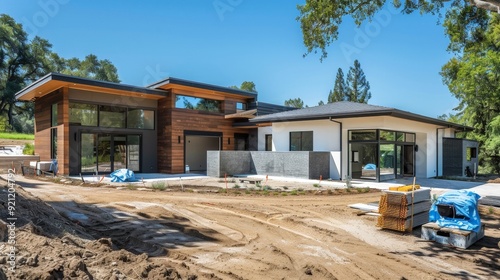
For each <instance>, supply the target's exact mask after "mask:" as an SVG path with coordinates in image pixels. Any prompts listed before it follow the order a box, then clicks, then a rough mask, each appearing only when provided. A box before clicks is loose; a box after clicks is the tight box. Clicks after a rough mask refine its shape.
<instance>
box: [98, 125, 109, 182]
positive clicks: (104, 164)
mask: <svg viewBox="0 0 500 280" xmlns="http://www.w3.org/2000/svg"><path fill="white" fill-rule="evenodd" d="M111 154H112V153H111V135H109V134H99V135H98V136H97V171H98V172H99V173H102V172H112V171H113V169H112V168H111V162H112V159H111Z"/></svg>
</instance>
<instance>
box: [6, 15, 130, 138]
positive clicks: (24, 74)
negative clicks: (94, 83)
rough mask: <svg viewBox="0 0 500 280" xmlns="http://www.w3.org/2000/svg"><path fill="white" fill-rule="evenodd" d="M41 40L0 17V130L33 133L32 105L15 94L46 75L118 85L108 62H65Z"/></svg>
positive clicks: (89, 58) (92, 58)
mask: <svg viewBox="0 0 500 280" xmlns="http://www.w3.org/2000/svg"><path fill="white" fill-rule="evenodd" d="M51 48H52V45H51V44H50V43H49V42H48V41H47V40H45V39H42V38H40V37H34V38H33V39H30V38H28V34H27V32H26V31H25V30H24V29H23V26H22V25H21V24H19V23H17V22H16V21H15V20H14V19H13V18H12V17H10V16H8V15H6V14H1V15H0V121H1V122H2V124H4V125H3V126H2V127H0V129H2V130H14V131H16V132H25V133H32V132H33V115H34V111H33V104H31V103H26V102H18V101H17V100H16V99H15V94H16V92H18V91H19V90H21V89H22V88H24V87H25V86H27V85H28V84H30V83H32V82H34V81H36V80H37V79H39V78H40V77H42V76H44V75H45V74H47V73H49V72H60V73H63V74H69V75H74V76H79V77H86V78H92V79H97V80H104V81H111V82H120V80H119V79H118V74H117V70H116V67H115V66H114V65H113V64H112V63H111V62H110V61H109V60H99V59H98V58H97V57H96V56H95V55H92V54H90V55H88V56H87V57H85V59H84V60H79V59H78V58H71V59H64V58H61V57H59V56H58V55H57V54H56V53H54V52H52V50H51Z"/></svg>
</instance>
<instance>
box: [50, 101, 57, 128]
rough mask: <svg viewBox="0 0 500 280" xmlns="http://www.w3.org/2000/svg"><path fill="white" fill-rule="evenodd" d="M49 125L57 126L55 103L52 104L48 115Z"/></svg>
mask: <svg viewBox="0 0 500 280" xmlns="http://www.w3.org/2000/svg"><path fill="white" fill-rule="evenodd" d="M50 123H51V126H57V103H55V104H52V108H51V113H50Z"/></svg>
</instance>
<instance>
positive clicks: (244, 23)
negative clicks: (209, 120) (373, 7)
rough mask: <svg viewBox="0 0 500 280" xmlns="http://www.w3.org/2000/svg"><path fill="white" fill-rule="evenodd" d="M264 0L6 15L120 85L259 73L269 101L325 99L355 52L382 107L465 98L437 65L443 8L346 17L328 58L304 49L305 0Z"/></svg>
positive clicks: (53, 3)
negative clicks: (358, 22)
mask: <svg viewBox="0 0 500 280" xmlns="http://www.w3.org/2000/svg"><path fill="white" fill-rule="evenodd" d="M302 2H303V1H300V0H297V1H263V0H252V1H250V0H208V1H195V0H182V1H181V0H169V1H167V0H156V1H153V0H151V1H132V0H122V1H95V0H88V1H78V0H38V1H29V0H0V13H5V14H8V15H10V16H12V17H13V18H14V19H15V20H16V21H17V22H20V23H22V24H23V25H24V26H25V29H26V30H27V31H28V33H29V34H30V35H31V36H33V35H38V36H41V37H42V38H45V39H47V40H49V41H50V42H51V43H52V45H53V51H55V52H57V53H58V54H59V55H61V56H63V57H65V58H70V57H78V58H83V57H85V55H87V54H89V53H93V54H95V55H97V56H98V57H99V58H100V59H109V60H111V61H112V62H113V64H114V65H115V66H116V67H117V68H118V74H119V77H120V79H121V80H122V83H126V84H132V85H146V84H150V83H153V82H154V81H156V80H159V79H163V78H165V77H167V76H172V77H176V78H181V79H187V80H193V81H198V82H204V83H210V84H215V85H221V86H231V85H238V86H239V85H240V84H241V82H243V81H245V80H246V81H253V82H254V83H255V84H256V87H257V90H258V92H259V97H258V99H259V100H260V101H262V102H269V103H276V104H283V102H284V100H286V99H289V98H296V97H300V98H302V99H303V100H304V102H305V103H306V104H307V105H309V106H315V105H317V103H318V101H319V100H323V101H326V99H327V96H328V92H329V90H330V89H332V88H333V84H334V81H335V75H336V73H337V69H338V68H339V67H340V68H342V69H343V70H344V73H345V74H347V71H348V69H349V67H350V66H352V64H353V61H354V59H358V60H359V61H360V63H361V67H362V68H363V70H364V72H365V74H366V77H367V79H368V81H369V82H370V85H371V92H372V98H371V99H370V101H369V103H370V104H374V105H381V106H388V107H395V108H398V109H402V110H406V111H410V112H413V113H417V114H422V115H426V116H430V117H437V116H438V115H441V114H444V113H451V112H453V111H452V109H453V108H454V107H456V106H457V105H458V101H457V100H456V99H455V98H454V97H453V96H452V95H451V93H450V92H449V91H448V89H447V87H446V86H445V85H443V83H442V80H441V76H440V75H439V71H440V69H441V67H442V65H443V64H445V63H446V62H447V61H448V60H449V59H450V58H451V56H452V55H451V54H450V53H448V52H447V51H446V47H447V45H448V39H447V38H446V37H445V34H444V29H443V27H442V26H441V25H439V24H436V23H437V21H438V18H437V16H431V15H424V16H421V15H419V14H413V15H401V14H399V13H398V12H396V11H394V9H393V8H390V7H388V8H387V9H384V11H383V12H382V13H379V14H378V16H377V17H376V18H375V19H374V20H373V21H372V22H371V23H369V22H367V23H364V24H363V25H362V26H361V27H360V28H359V29H358V28H356V27H355V25H354V24H353V22H352V20H351V19H349V18H346V19H345V20H344V23H343V25H342V26H341V29H340V36H339V40H338V41H336V42H335V43H333V44H332V45H331V46H330V47H329V48H328V52H329V56H328V58H327V59H325V60H324V61H323V62H320V60H319V55H314V54H311V55H308V56H306V57H305V58H304V57H303V54H304V53H305V51H306V48H305V47H304V46H303V43H302V33H301V30H300V24H299V22H297V21H296V20H295V18H296V17H297V15H298V11H297V9H296V5H297V4H301V3H302Z"/></svg>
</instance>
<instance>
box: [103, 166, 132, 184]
mask: <svg viewBox="0 0 500 280" xmlns="http://www.w3.org/2000/svg"><path fill="white" fill-rule="evenodd" d="M109 176H110V177H111V182H133V181H135V175H134V171H132V170H128V169H118V170H116V171H114V172H113V173H111V174H109Z"/></svg>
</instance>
